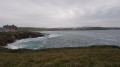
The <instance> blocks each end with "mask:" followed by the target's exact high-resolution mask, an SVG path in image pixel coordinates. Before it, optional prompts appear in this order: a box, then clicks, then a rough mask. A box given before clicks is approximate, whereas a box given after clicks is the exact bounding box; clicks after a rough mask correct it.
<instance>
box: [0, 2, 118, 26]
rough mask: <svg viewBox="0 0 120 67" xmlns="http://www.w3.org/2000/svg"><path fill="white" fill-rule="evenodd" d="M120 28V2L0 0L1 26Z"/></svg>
mask: <svg viewBox="0 0 120 67" xmlns="http://www.w3.org/2000/svg"><path fill="white" fill-rule="evenodd" d="M6 24H9V25H11V24H15V25H17V26H24V27H81V26H107V27H110V26H112V27H120V0H0V26H3V25H6Z"/></svg>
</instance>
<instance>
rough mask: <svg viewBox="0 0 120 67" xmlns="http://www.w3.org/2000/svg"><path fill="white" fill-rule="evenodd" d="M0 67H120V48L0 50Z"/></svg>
mask: <svg viewBox="0 0 120 67" xmlns="http://www.w3.org/2000/svg"><path fill="white" fill-rule="evenodd" d="M0 67H120V48H119V47H117V46H90V47H70V48H51V49H42V50H27V49H18V50H5V49H4V50H0Z"/></svg>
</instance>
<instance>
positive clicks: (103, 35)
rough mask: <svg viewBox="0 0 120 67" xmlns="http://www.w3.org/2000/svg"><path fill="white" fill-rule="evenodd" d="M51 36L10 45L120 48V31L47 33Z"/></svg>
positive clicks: (21, 46) (26, 46)
mask: <svg viewBox="0 0 120 67" xmlns="http://www.w3.org/2000/svg"><path fill="white" fill-rule="evenodd" d="M42 33H48V34H50V35H49V36H46V37H38V38H28V39H22V40H18V41H16V42H14V43H12V44H8V46H7V48H10V49H19V48H26V49H44V48H61V47H80V46H90V45H117V46H120V30H85V31H45V32H42Z"/></svg>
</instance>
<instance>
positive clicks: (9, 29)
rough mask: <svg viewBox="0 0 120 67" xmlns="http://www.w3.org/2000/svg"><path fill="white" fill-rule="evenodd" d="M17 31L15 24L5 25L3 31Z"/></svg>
mask: <svg viewBox="0 0 120 67" xmlns="http://www.w3.org/2000/svg"><path fill="white" fill-rule="evenodd" d="M15 31H17V26H15V25H4V26H3V29H2V32H15Z"/></svg>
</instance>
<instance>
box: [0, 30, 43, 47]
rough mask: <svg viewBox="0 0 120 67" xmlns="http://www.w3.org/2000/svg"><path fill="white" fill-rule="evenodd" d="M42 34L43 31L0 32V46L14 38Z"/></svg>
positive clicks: (13, 40)
mask: <svg viewBox="0 0 120 67" xmlns="http://www.w3.org/2000/svg"><path fill="white" fill-rule="evenodd" d="M42 36H44V34H43V33H37V32H14V33H13V32H0V48H2V47H3V46H6V45H7V44H9V43H13V42H15V41H16V40H20V39H25V38H36V37H42Z"/></svg>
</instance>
